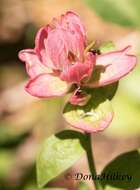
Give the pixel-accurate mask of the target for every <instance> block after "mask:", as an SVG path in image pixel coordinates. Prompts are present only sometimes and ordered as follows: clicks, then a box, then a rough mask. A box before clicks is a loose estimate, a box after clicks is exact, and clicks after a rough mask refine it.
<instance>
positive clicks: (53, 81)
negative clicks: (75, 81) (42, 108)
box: [25, 73, 68, 98]
mask: <svg viewBox="0 0 140 190" xmlns="http://www.w3.org/2000/svg"><path fill="white" fill-rule="evenodd" d="M25 89H26V91H27V92H28V93H29V94H31V95H32V96H36V97H40V98H49V97H57V96H63V95H64V94H65V93H66V92H67V91H68V85H67V83H66V82H64V81H61V80H60V79H59V78H58V77H57V76H54V75H51V74H47V73H46V74H45V73H44V74H40V75H38V76H37V77H36V78H34V79H31V80H30V81H29V82H28V84H27V85H26V87H25Z"/></svg>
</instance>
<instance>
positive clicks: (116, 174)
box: [101, 150, 140, 190]
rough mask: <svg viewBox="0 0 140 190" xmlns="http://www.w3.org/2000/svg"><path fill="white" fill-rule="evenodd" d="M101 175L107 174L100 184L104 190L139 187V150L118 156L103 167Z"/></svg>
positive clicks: (131, 189)
mask: <svg viewBox="0 0 140 190" xmlns="http://www.w3.org/2000/svg"><path fill="white" fill-rule="evenodd" d="M102 175H105V176H107V175H109V177H108V178H104V179H102V180H101V184H102V186H103V187H104V189H105V190H109V189H112V190H113V189H114V190H115V189H123V190H126V189H127V190H134V189H137V188H139V187H140V150H135V151H131V152H128V153H125V154H122V155H120V156H118V157H117V158H115V159H114V160H113V161H111V162H110V163H109V164H108V165H107V166H106V167H105V168H104V170H103V171H102ZM113 178H114V179H113Z"/></svg>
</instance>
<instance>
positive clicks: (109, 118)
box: [70, 112, 114, 133]
mask: <svg viewBox="0 0 140 190" xmlns="http://www.w3.org/2000/svg"><path fill="white" fill-rule="evenodd" d="M113 115H114V114H113V113H112V112H110V113H108V114H107V115H106V116H105V117H104V119H102V120H101V121H100V124H99V127H98V128H97V127H93V126H90V125H89V124H87V123H86V122H85V123H84V122H83V121H81V122H79V123H73V124H72V123H70V124H71V125H72V126H73V127H76V128H78V129H80V130H83V131H85V132H87V133H96V132H99V131H103V130H104V129H105V128H107V127H108V126H109V125H110V123H111V121H112V119H113Z"/></svg>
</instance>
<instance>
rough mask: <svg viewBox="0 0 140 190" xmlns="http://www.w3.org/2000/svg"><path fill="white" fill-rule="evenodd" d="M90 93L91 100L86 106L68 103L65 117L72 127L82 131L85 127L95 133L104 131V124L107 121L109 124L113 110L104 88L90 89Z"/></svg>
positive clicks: (64, 113) (64, 112)
mask: <svg viewBox="0 0 140 190" xmlns="http://www.w3.org/2000/svg"><path fill="white" fill-rule="evenodd" d="M88 93H91V98H90V100H89V101H88V103H87V104H86V105H85V106H75V105H71V104H70V103H67V104H66V106H65V108H64V111H63V116H64V118H65V119H66V121H67V122H68V123H69V124H71V125H72V126H74V127H77V128H80V129H81V128H82V127H83V128H84V129H87V130H88V131H89V130H90V131H93V132H94V131H96V130H101V129H102V122H104V121H106V120H107V122H108V118H109V117H112V115H113V110H112V106H111V103H110V101H109V99H107V97H106V96H107V95H105V94H103V89H102V88H100V89H94V90H93V89H88ZM104 124H105V122H104ZM104 124H103V125H104Z"/></svg>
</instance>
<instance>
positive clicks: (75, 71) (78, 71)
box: [60, 53, 95, 84]
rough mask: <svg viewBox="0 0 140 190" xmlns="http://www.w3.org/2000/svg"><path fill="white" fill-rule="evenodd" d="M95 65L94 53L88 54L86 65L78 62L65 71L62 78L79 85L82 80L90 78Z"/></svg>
mask: <svg viewBox="0 0 140 190" xmlns="http://www.w3.org/2000/svg"><path fill="white" fill-rule="evenodd" d="M94 64H95V56H94V55H93V54H92V53H88V55H87V58H86V61H85V63H81V62H77V63H75V64H74V65H72V66H70V67H69V68H68V69H66V70H64V71H63V72H62V73H61V75H60V78H61V79H62V80H64V81H67V82H68V83H78V84H80V82H81V80H82V79H84V78H86V77H90V76H91V74H92V71H93V66H94Z"/></svg>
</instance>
